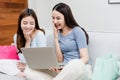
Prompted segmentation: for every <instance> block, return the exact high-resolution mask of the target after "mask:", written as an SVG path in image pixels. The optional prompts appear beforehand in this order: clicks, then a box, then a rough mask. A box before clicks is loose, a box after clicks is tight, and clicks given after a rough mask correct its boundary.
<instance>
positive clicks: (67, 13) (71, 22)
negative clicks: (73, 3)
mask: <svg viewBox="0 0 120 80" xmlns="http://www.w3.org/2000/svg"><path fill="white" fill-rule="evenodd" d="M53 10H56V11H58V12H60V13H61V14H63V15H64V18H65V22H66V25H67V26H68V27H70V28H74V27H78V26H79V24H78V23H77V22H76V20H75V18H74V17H73V14H72V11H71V9H70V7H69V6H68V5H67V4H65V3H58V4H56V5H55V6H54V7H53V9H52V11H53ZM79 27H80V28H81V29H82V30H83V31H84V33H85V36H86V42H87V44H88V42H89V36H88V34H87V32H86V31H85V29H84V28H82V27H81V26H79Z"/></svg>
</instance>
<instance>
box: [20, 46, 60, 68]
mask: <svg viewBox="0 0 120 80" xmlns="http://www.w3.org/2000/svg"><path fill="white" fill-rule="evenodd" d="M21 51H22V53H23V55H24V57H25V60H26V62H27V65H28V67H29V68H31V69H49V68H50V67H59V63H58V60H57V57H56V54H55V51H54V49H53V47H37V48H21Z"/></svg>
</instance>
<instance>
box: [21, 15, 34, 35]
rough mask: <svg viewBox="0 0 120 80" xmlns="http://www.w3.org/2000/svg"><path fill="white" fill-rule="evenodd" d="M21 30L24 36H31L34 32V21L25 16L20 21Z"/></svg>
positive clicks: (30, 17)
mask: <svg viewBox="0 0 120 80" xmlns="http://www.w3.org/2000/svg"><path fill="white" fill-rule="evenodd" d="M21 29H22V31H23V33H24V34H31V33H32V32H33V31H34V30H35V20H34V18H33V17H32V16H26V17H24V18H23V19H22V20H21Z"/></svg>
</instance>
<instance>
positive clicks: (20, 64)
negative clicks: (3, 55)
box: [17, 62, 26, 72]
mask: <svg viewBox="0 0 120 80" xmlns="http://www.w3.org/2000/svg"><path fill="white" fill-rule="evenodd" d="M17 67H18V69H19V70H20V71H21V72H23V71H24V70H25V67H26V64H25V63H23V62H17Z"/></svg>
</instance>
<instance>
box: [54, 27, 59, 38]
mask: <svg viewBox="0 0 120 80" xmlns="http://www.w3.org/2000/svg"><path fill="white" fill-rule="evenodd" d="M54 37H55V39H58V30H57V29H56V27H54Z"/></svg>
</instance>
